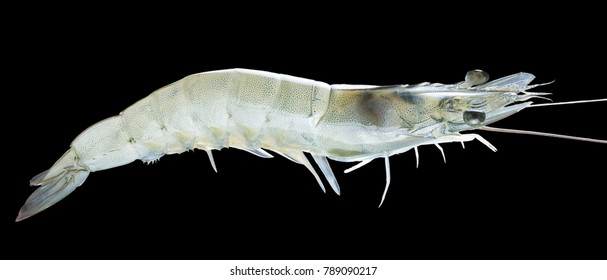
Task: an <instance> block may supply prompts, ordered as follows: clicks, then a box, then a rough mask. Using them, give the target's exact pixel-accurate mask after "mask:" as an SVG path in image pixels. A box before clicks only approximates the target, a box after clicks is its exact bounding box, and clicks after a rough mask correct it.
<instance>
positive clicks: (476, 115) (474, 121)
mask: <svg viewBox="0 0 607 280" xmlns="http://www.w3.org/2000/svg"><path fill="white" fill-rule="evenodd" d="M484 121H485V113H484V112H481V111H466V112H464V122H465V123H466V124H467V125H469V126H472V127H477V126H480V125H481V124H483V122H484Z"/></svg>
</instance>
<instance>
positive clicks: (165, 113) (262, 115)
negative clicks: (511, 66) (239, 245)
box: [17, 69, 606, 221]
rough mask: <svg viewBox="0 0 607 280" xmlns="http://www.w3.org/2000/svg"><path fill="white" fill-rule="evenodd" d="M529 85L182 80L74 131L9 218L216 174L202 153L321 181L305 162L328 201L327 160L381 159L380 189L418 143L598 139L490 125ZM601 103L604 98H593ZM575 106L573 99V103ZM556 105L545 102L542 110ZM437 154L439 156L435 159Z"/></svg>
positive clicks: (235, 72)
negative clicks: (170, 163)
mask: <svg viewBox="0 0 607 280" xmlns="http://www.w3.org/2000/svg"><path fill="white" fill-rule="evenodd" d="M534 78H535V77H534V76H533V75H531V74H529V73H518V74H514V75H510V76H506V77H503V78H500V79H496V80H494V81H491V82H489V77H488V75H487V73H485V72H483V71H480V70H474V71H469V72H468V73H467V74H466V77H465V80H464V81H463V82H460V83H456V84H451V85H446V84H439V83H421V84H417V85H395V86H369V85H328V84H326V83H323V82H318V81H313V80H309V79H303V78H297V77H293V76H289V75H282V74H275V73H270V72H264V71H257V70H248V69H229V70H220V71H210V72H204V73H199V74H194V75H190V76H188V77H185V78H184V79H182V80H179V81H177V82H175V83H172V84H170V85H168V86H165V87H163V88H161V89H158V90H156V91H155V92H153V93H152V94H150V95H149V96H148V97H146V98H144V99H142V100H140V101H138V102H136V103H135V104H133V105H131V106H130V107H128V108H127V109H126V110H124V111H123V112H121V113H120V114H119V115H117V116H113V117H110V118H107V119H105V120H102V121H100V122H98V123H96V124H94V125H92V126H91V127H89V128H87V129H86V130H84V131H83V132H82V133H81V134H80V135H78V136H77V137H76V138H75V139H74V141H73V142H72V143H71V145H70V149H68V150H67V151H66V152H65V154H64V155H63V156H62V157H61V158H60V159H59V160H58V161H57V162H56V163H55V164H54V165H53V166H52V167H51V168H50V169H49V170H47V171H44V172H42V173H40V174H39V175H37V176H35V177H34V178H32V180H31V181H30V184H31V185H36V186H40V187H39V188H38V189H37V190H36V191H34V193H33V194H31V196H30V197H29V198H28V199H27V201H26V202H25V204H24V206H23V207H22V208H21V210H20V211H19V215H18V217H17V221H20V220H23V219H26V218H28V217H31V216H32V215H35V214H36V213H39V212H41V211H43V210H45V209H46V208H48V207H50V206H52V205H53V204H55V203H57V202H58V201H59V200H61V199H63V198H64V197H65V196H67V195H68V194H70V193H71V192H72V191H73V190H74V189H76V188H77V187H78V186H80V185H82V183H83V182H84V181H85V180H86V178H87V177H88V175H89V174H90V173H91V172H95V171H100V170H105V169H109V168H113V167H117V166H121V165H125V164H128V163H130V162H133V161H135V160H141V161H143V162H147V163H150V162H154V161H156V160H158V159H159V158H160V157H162V156H163V155H165V154H175V153H182V152H184V151H188V150H192V149H201V150H205V151H206V152H207V154H208V156H209V159H210V161H211V164H212V166H213V168H214V169H215V171H217V169H216V166H215V163H214V160H213V154H212V152H211V151H212V150H220V149H222V148H225V147H232V148H237V149H241V150H245V151H248V152H250V153H253V154H255V155H257V156H260V157H266V158H271V157H272V155H271V154H269V153H268V152H267V151H272V152H274V153H276V154H279V155H281V156H284V157H286V158H288V159H290V160H291V161H293V162H296V163H299V164H302V165H304V166H305V167H306V168H307V169H308V170H309V171H310V172H311V173H312V175H313V176H314V177H315V178H316V180H317V182H318V184H319V185H320V187H321V189H322V190H323V191H325V187H324V184H323V181H322V179H321V177H320V176H319V175H318V173H317V172H316V171H315V169H314V167H313V165H312V164H311V162H310V161H309V160H308V158H307V157H306V155H305V154H304V153H309V154H310V155H311V156H312V158H313V159H314V161H315V162H316V164H317V165H318V167H319V169H320V170H321V172H322V174H323V175H324V176H325V178H326V180H327V181H328V183H329V185H330V186H331V188H332V189H333V191H335V192H336V193H337V194H340V187H339V184H338V182H337V180H336V178H335V175H334V174H333V172H332V169H331V167H330V166H329V163H328V161H327V158H329V159H332V160H337V161H343V162H359V163H358V164H356V165H355V166H353V167H352V168H349V169H347V170H346V172H350V171H353V170H355V169H357V168H359V167H361V166H363V165H365V164H367V163H369V162H370V161H372V160H373V159H376V158H383V159H384V161H385V168H386V185H385V190H384V194H383V197H382V201H381V202H380V206H381V203H383V200H384V198H385V195H386V192H387V190H388V186H389V185H390V162H389V157H390V156H392V155H395V154H400V153H404V152H407V151H409V150H414V151H415V153H416V155H417V148H418V147H419V146H422V145H436V146H437V147H438V148H439V149H441V147H440V146H439V144H441V143H449V142H462V143H463V142H466V141H472V140H475V139H476V140H479V141H480V142H482V143H483V144H485V145H486V146H487V147H488V148H490V149H491V150H493V151H495V150H496V148H495V147H494V146H493V145H491V144H490V143H489V142H488V141H486V140H485V139H484V138H482V137H481V136H480V135H478V134H474V133H466V134H461V132H463V131H467V130H474V129H484V130H493V131H501V132H513V133H529V134H535V135H545V136H556V137H563V138H570V139H577V140H584V141H593V142H598V143H606V141H604V140H595V139H587V138H580V137H572V136H562V135H553V134H545V133H539V132H529V131H516V130H504V129H497V128H492V127H488V126H487V125H489V124H492V123H494V122H496V121H498V120H501V119H503V118H506V117H508V116H511V115H513V114H515V113H517V112H519V111H520V110H522V109H524V108H528V107H531V106H537V105H532V102H531V101H528V100H529V99H531V98H536V97H539V98H543V96H544V95H546V94H548V93H540V92H529V90H530V89H533V88H535V87H537V86H540V85H543V84H536V85H530V83H531V81H532V80H533V79H534ZM595 101H605V99H601V100H595ZM580 102H583V101H580ZM549 104H555V103H549ZM441 152H442V149H441Z"/></svg>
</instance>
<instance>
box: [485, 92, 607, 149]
mask: <svg viewBox="0 0 607 280" xmlns="http://www.w3.org/2000/svg"><path fill="white" fill-rule="evenodd" d="M605 100H607V99H605ZM574 102H575V101H574ZM548 104H549V105H551V104H552V103H548ZM477 129H480V130H486V131H493V132H502V133H512V134H527V135H535V136H544V137H553V138H562V139H569V140H576V141H585V142H593V143H600V144H607V140H601V139H593V138H586V137H577V136H571V135H563V134H554V133H546V132H538V131H530V130H518V129H509V128H498V127H491V126H482V127H479V128H477Z"/></svg>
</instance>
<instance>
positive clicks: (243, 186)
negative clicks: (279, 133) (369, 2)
mask: <svg viewBox="0 0 607 280" xmlns="http://www.w3.org/2000/svg"><path fill="white" fill-rule="evenodd" d="M181 9H185V10H187V9H188V8H187V7H182V8H181ZM287 10H288V9H287ZM179 11H180V10H179V9H169V10H167V11H164V12H163V13H162V14H153V15H146V16H145V17H144V19H141V20H134V19H133V20H131V16H132V15H133V14H132V13H125V14H121V13H120V12H116V13H108V14H105V15H103V16H92V15H88V14H81V13H74V14H79V15H78V16H76V15H73V14H71V13H70V14H66V15H60V16H57V17H52V18H49V19H44V20H41V21H38V22H37V23H38V24H34V25H33V26H35V27H31V28H25V29H22V30H13V31H11V33H13V34H11V35H14V37H11V39H10V40H8V41H7V42H6V45H8V46H10V47H11V51H7V52H6V55H7V59H10V60H12V61H13V62H17V63H15V66H12V65H11V66H10V67H9V66H7V68H10V69H8V70H9V72H10V74H8V75H7V76H6V77H5V78H6V79H7V80H6V81H5V85H6V89H5V90H6V91H10V92H5V96H11V97H12V98H14V99H16V101H12V102H10V103H8V102H7V103H4V104H3V105H4V107H5V108H6V110H5V111H4V113H3V114H4V115H5V118H4V119H5V123H4V128H5V133H3V136H4V138H5V139H4V141H5V144H4V145H3V146H4V150H5V154H6V156H5V164H6V165H5V166H7V167H5V168H4V172H3V174H4V175H3V178H5V179H8V180H5V184H3V185H4V186H3V188H4V190H5V191H4V193H5V195H2V198H3V202H2V208H3V211H2V216H1V218H2V221H1V222H2V226H3V227H5V228H6V229H5V230H2V231H3V232H4V233H6V235H4V236H5V237H4V238H3V240H2V244H3V245H2V249H0V258H2V259H605V252H607V250H606V249H607V245H606V238H605V236H607V235H606V231H605V230H604V229H603V227H602V226H601V224H604V221H605V216H606V214H607V209H606V207H605V195H606V194H607V190H606V188H605V158H607V146H605V145H601V144H593V143H585V142H575V141H568V140H562V139H550V138H543V137H534V136H524V135H508V134H497V133H493V132H480V134H481V135H483V136H484V137H485V138H486V139H487V140H489V141H490V142H491V143H493V144H494V145H495V146H496V147H497V148H498V152H497V153H493V152H491V151H490V150H489V149H487V148H486V147H484V146H483V145H482V144H480V143H479V142H470V143H468V144H466V148H465V149H462V148H461V146H460V145H459V144H446V145H443V148H444V149H445V153H446V156H447V164H444V163H443V162H442V157H441V155H440V153H439V151H438V150H437V149H436V148H434V147H430V146H428V147H421V148H420V154H421V159H420V166H419V168H418V169H416V168H415V157H414V154H413V153H405V154H401V155H398V156H394V157H392V158H391V163H392V184H391V188H390V191H389V193H388V196H387V199H386V201H385V203H384V205H383V206H382V207H381V208H379V209H378V208H377V205H378V203H379V201H380V198H381V194H382V192H383V187H384V184H385V173H384V169H383V166H384V165H383V161H381V160H377V161H374V162H372V163H370V164H369V165H367V166H365V167H363V168H361V169H359V170H357V171H355V172H353V173H350V174H343V173H342V171H343V170H344V169H346V168H348V167H350V166H351V165H350V164H344V163H339V162H334V161H331V166H332V167H333V169H334V171H335V173H336V176H337V179H338V181H339V182H340V185H341V187H342V195H341V196H337V195H335V194H334V193H332V192H331V191H328V193H327V194H323V193H322V191H321V190H320V188H319V187H318V186H317V184H316V181H315V180H314V178H313V177H312V175H311V174H309V172H308V171H307V170H306V169H305V168H304V167H303V166H301V165H297V164H294V163H292V162H290V161H288V160H286V159H284V158H281V157H276V158H274V159H262V158H258V157H255V156H253V155H251V154H248V153H246V152H242V151H239V150H234V149H224V150H222V151H220V152H217V151H216V152H214V155H215V160H216V163H217V167H218V169H219V173H217V174H216V173H215V172H214V171H213V170H212V168H211V166H210V164H209V162H208V159H207V158H206V154H205V153H204V152H201V151H195V152H188V153H184V154H181V155H172V156H165V157H163V158H162V159H161V160H160V161H159V162H158V163H156V164H153V165H150V166H147V165H145V164H143V163H141V162H135V163H132V164H129V165H127V166H122V167H119V168H115V169H111V170H106V171H102V172H96V173H93V174H91V175H90V176H89V178H88V179H87V181H86V182H85V183H84V185H83V186H82V187H80V188H78V189H77V190H76V191H75V192H74V193H72V194H71V195H70V196H68V197H67V198H65V199H64V200H63V201H61V202H60V203H58V204H56V205H55V206H53V207H51V208H49V209H48V210H46V211H44V212H42V213H40V214H38V215H36V216H34V217H32V218H30V219H27V220H25V221H23V222H19V223H15V222H14V219H15V217H16V215H17V212H18V210H19V207H21V205H22V204H23V202H24V201H25V199H26V198H27V196H28V195H29V194H30V193H31V192H32V191H33V189H32V188H30V187H28V182H29V179H30V178H31V177H32V176H34V175H36V174H38V173H39V172H41V171H43V170H46V169H48V168H49V167H50V166H51V165H52V164H53V163H54V162H55V161H56V160H57V159H58V158H59V157H60V156H61V155H62V154H63V153H64V152H65V150H67V148H68V147H69V143H70V142H71V141H72V139H73V138H74V137H76V136H77V135H78V133H79V132H81V131H82V130H83V129H85V128H87V127H88V126H89V125H92V124H93V123H95V122H97V121H99V120H102V119H104V118H106V117H109V116H112V115H115V114H117V113H119V112H120V111H122V110H123V109H125V108H126V107H128V106H129V105H130V104H132V103H134V102H135V101H137V100H139V99H141V98H144V97H145V96H147V95H148V94H149V93H151V92H152V91H154V90H155V89H158V88H159V87H162V86H164V85H166V84H169V83H171V82H173V81H176V80H178V79H180V78H182V77H184V76H186V75H189V74H192V73H197V72H203V71H209V70H217V69H225V68H232V67H242V68H252V69H259V70H267V71H273V72H279V73H285V74H290V75H295V76H300V77H305V78H310V79H315V80H320V81H324V82H327V83H330V84H331V83H348V84H377V85H392V84H401V83H419V82H424V81H429V82H441V83H454V82H459V81H461V80H462V79H463V77H464V74H465V73H466V71H468V70H471V69H483V70H485V71H487V72H489V74H490V75H491V77H492V78H498V77H501V76H505V75H509V74H512V73H516V72H520V71H525V72H530V73H533V74H534V75H536V76H537V82H547V81H552V80H555V82H554V83H553V84H551V85H549V86H545V87H542V88H540V89H538V90H541V91H547V92H552V93H554V95H553V96H551V98H553V99H554V101H569V100H580V99H595V98H605V97H606V96H607V95H606V94H605V92H604V90H603V87H604V86H603V81H604V80H605V78H604V70H603V67H604V65H605V63H604V62H605V55H604V50H605V47H606V46H605V44H604V43H603V42H602V41H601V38H600V36H596V35H597V34H598V33H600V32H599V31H600V30H599V27H598V26H599V23H600V20H599V19H597V18H595V17H592V16H587V17H585V18H583V19H577V20H572V19H571V18H570V16H571V15H579V14H580V12H578V11H575V10H567V11H563V12H555V11H551V10H544V11H541V12H539V13H541V18H537V17H532V16H528V17H523V16H521V15H516V14H508V13H505V14H495V13H493V12H494V11H495V9H490V8H487V9H486V10H485V11H484V12H483V13H481V14H489V15H487V16H479V14H478V13H472V12H470V13H455V14H452V16H451V17H445V16H444V15H435V14H433V13H430V12H428V11H424V10H418V12H415V11H408V12H407V13H405V12H404V11H401V10H398V9H396V8H395V10H392V11H383V12H374V11H364V9H363V10H362V11H359V12H357V13H348V12H345V11H344V12H342V13H335V12H333V13H331V12H323V9H320V8H319V9H314V8H313V9H309V10H305V11H304V10H302V11H301V15H300V14H297V15H293V16H291V15H290V14H288V13H287V14H284V13H269V14H257V13H251V15H249V16H247V17H242V18H236V17H230V16H228V14H226V13H220V14H221V16H220V17H219V18H213V19H210V18H208V16H209V15H211V14H214V13H215V12H217V11H215V10H204V12H203V10H201V14H200V15H198V16H197V17H192V18H188V17H187V16H185V15H184V16H183V17H180V20H173V19H172V18H171V19H169V18H165V17H163V15H164V14H171V13H179ZM490 12H491V13H490ZM530 13H531V12H526V14H530ZM411 14H417V15H416V16H415V17H414V16H413V15H411ZM453 15H454V16H453ZM38 20H40V19H38ZM182 21H183V22H182ZM227 24H229V25H227ZM313 25H318V26H320V27H316V26H313ZM601 32H602V31H601ZM603 33H604V32H603ZM601 34H602V33H601ZM11 104H12V105H11ZM13 106H16V107H15V108H16V109H17V110H16V111H13V112H11V111H10V110H9V109H12V108H11V107H13ZM605 108H606V107H605V103H600V104H588V105H572V106H561V107H545V108H535V109H528V110H524V111H523V112H521V113H519V114H517V115H515V116H512V117H510V118H509V119H506V120H503V121H500V122H499V123H497V124H495V126H496V127H507V128H517V129H529V130H539V131H545V132H554V133H562V134H570V135H576V136H585V137H594V138H601V139H606V138H607V135H606V133H605V121H604V120H605V118H604V112H605ZM5 199H6V200H5ZM601 221H602V222H601Z"/></svg>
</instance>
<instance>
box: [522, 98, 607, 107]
mask: <svg viewBox="0 0 607 280" xmlns="http://www.w3.org/2000/svg"><path fill="white" fill-rule="evenodd" d="M604 101H607V98H603V99H590V100H577V101H566V102H556V103H539V104H531V105H529V106H527V107H542V106H556V105H568V104H579V103H591V102H604Z"/></svg>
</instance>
